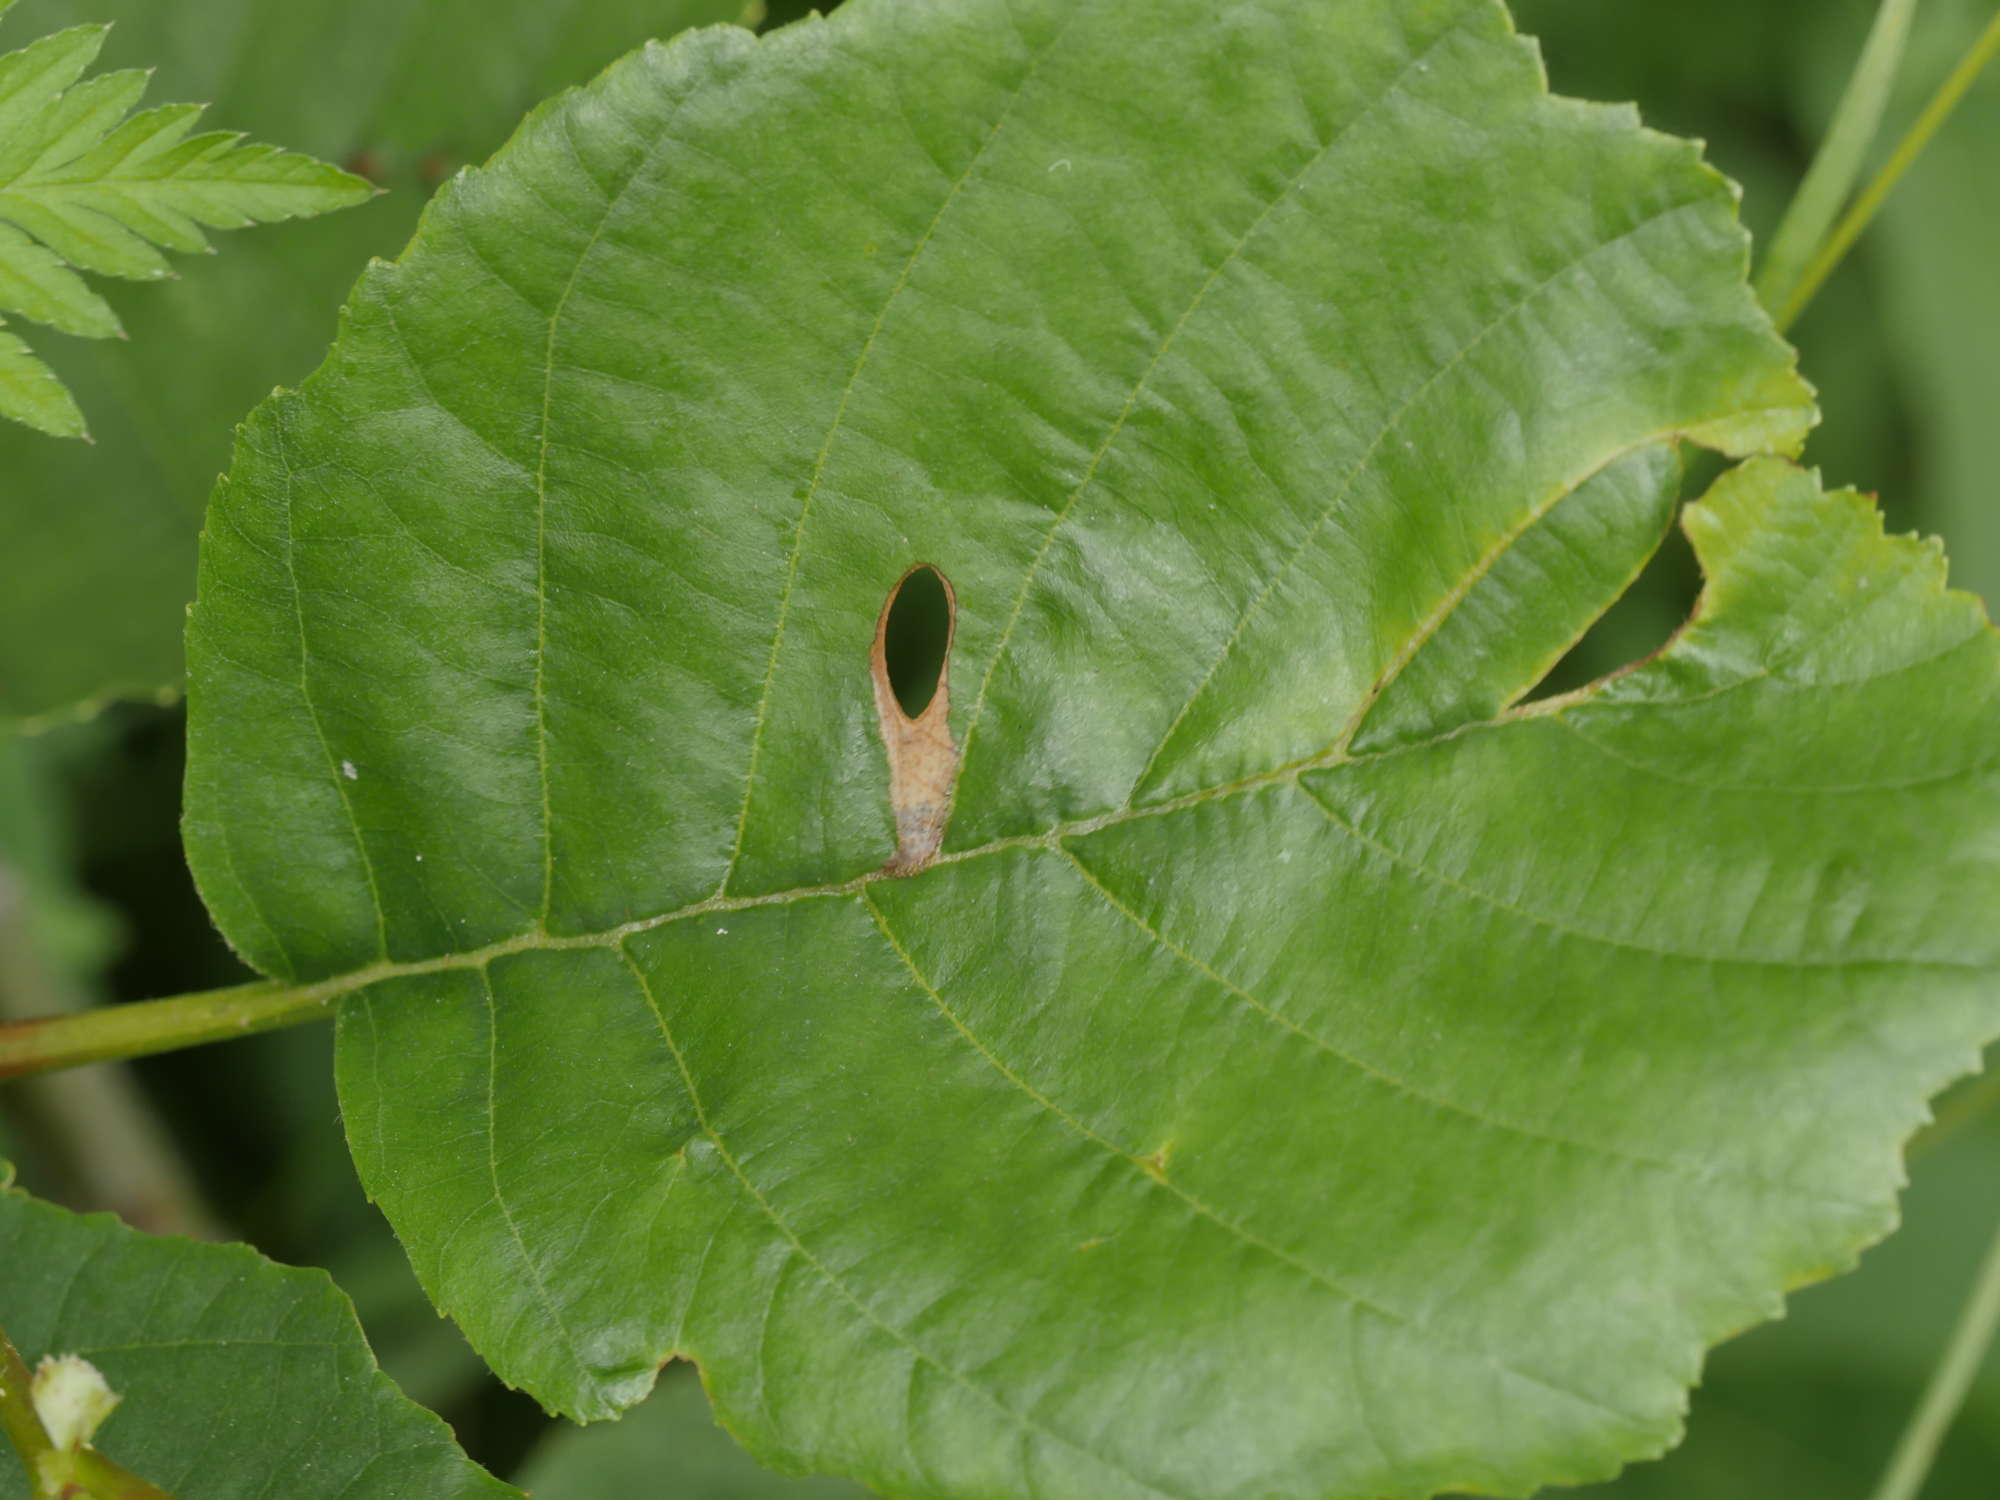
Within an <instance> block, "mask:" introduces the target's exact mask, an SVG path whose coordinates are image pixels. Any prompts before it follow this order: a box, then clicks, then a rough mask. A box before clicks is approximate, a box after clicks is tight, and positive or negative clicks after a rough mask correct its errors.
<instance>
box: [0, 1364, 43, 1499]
mask: <svg viewBox="0 0 2000 1500" xmlns="http://www.w3.org/2000/svg"><path fill="white" fill-rule="evenodd" d="M32 1386H33V1377H32V1376H31V1375H30V1374H29V1373H28V1362H27V1361H26V1360H24V1359H22V1358H21V1351H20V1350H19V1349H16V1348H15V1347H14V1343H13V1340H11V1339H9V1338H8V1337H7V1330H6V1329H4V1328H0V1431H4V1432H5V1433H6V1434H7V1442H8V1444H9V1445H10V1446H11V1447H12V1448H13V1450H14V1452H15V1453H16V1454H17V1455H19V1457H20V1460H21V1466H22V1467H23V1468H24V1469H26V1470H27V1471H28V1492H29V1493H30V1494H33V1493H34V1492H35V1490H36V1489H37V1488H39V1486H40V1479H39V1477H38V1476H39V1474H40V1472H41V1462H42V1457H43V1455H44V1454H48V1453H53V1452H55V1446H56V1445H55V1444H54V1443H52V1442H50V1441H49V1434H48V1429H47V1428H45V1427H43V1426H42V1419H41V1416H40V1414H38V1413H37V1412H36V1410H35V1397H34V1392H33V1389H32Z"/></svg>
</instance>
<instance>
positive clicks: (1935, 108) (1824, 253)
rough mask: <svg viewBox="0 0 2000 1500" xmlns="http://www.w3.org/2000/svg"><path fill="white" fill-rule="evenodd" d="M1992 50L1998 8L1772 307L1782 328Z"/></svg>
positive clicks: (1999, 29) (1999, 34) (1998, 46)
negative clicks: (1787, 290) (1913, 122)
mask: <svg viewBox="0 0 2000 1500" xmlns="http://www.w3.org/2000/svg"><path fill="white" fill-rule="evenodd" d="M1996 52H2000V13H1996V14H1995V15H1994V17H1993V19H1992V20H1991V21H1988V22H1987V23H1986V29H1985V30H1984V31H1982V32H1981V33H1980V34H1979V40H1978V41H1976V42H1974V43H1973V44H1972V48H1971V50H1970V51H1968V52H1967V53H1966V54H1965V56H1964V57H1962V58H1960V59H1959V62H1958V66H1957V67H1955V68H1953V69H1952V70H1951V76H1950V77H1948V78H1946V79H1945V81H1944V82H1943V84H1941V85H1940V86H1939V88H1938V91H1937V93H1936V94H1934V95H1932V96H1931V101H1930V103H1928V104H1926V105H1925V106H1924V109H1923V113H1922V114H1920V115H1918V116H1917V118H1916V123H1915V124H1913V125H1911V126H1910V128H1909V131H1908V133H1906V134H1905V135H1904V137H1903V139H1902V142H1901V143H1900V144H1899V145H1898V146H1897V147H1896V149H1895V151H1894V153H1893V154H1892V155H1891V156H1890V157H1889V160H1888V161H1886V162H1885V163H1883V165H1882V170H1881V171H1879V172H1877V173H1876V174H1875V179H1874V181H1872V182H1870V183H1869V184H1868V186H1867V188H1866V189H1865V190H1864V191H1863V192H1862V194H1861V196H1860V197H1859V198H1857V199H1855V200H1854V205H1853V207H1851V208H1849V209H1848V210H1847V212H1846V214H1845V215H1843V216H1842V218H1841V221H1840V223H1839V224H1838V225H1836V226H1835V227H1834V231H1833V233H1832V234H1831V235H1829V236H1828V237H1827V241H1826V243H1825V244H1824V245H1822V246H1821V247H1820V249H1819V253H1818V254H1817V255H1815V256H1814V257H1813V258H1812V261H1811V263H1810V264H1808V265H1807V267H1806V269H1805V272H1804V274H1803V275H1801V276H1800V277H1799V280H1798V284H1797V285H1796V286H1794V287H1793V288H1792V291H1791V294H1790V295H1789V296H1787V297H1786V298H1785V299H1784V301H1783V302H1782V304H1781V305H1780V306H1778V307H1777V308H1775V309H1774V310H1773V314H1772V316H1773V317H1774V318H1775V319H1776V321H1777V324H1778V327H1779V329H1780V330H1781V331H1782V330H1784V329H1787V328H1789V327H1791V326H1792V324H1793V323H1794V322H1796V321H1797V320H1798V316H1799V314H1800V313H1802V312H1804V311H1805V310H1806V306H1807V304H1808V303H1810V302H1811V301H1812V299H1813V297H1814V295H1815V294H1816V293H1817V292H1818V291H1819V289H1820V287H1821V285H1823V284H1824V283H1825V281H1826V278H1827V277H1828V276H1830V275H1832V274H1833V270H1834V267H1836V266H1838V265H1839V264H1840V262H1841V261H1842V260H1843V259H1844V258H1845V257H1846V255H1847V252H1848V251H1849V250H1851V249H1852V248H1853V247H1854V242H1855V241H1856V240H1858V239H1860V238H1861V232H1862V231H1863V230H1864V229H1866V228H1867V227H1868V225H1869V223H1870V222H1871V221H1872V220H1873V219H1874V217H1875V214H1876V211H1877V210H1878V209H1880V208H1881V206H1882V202H1883V200H1884V199H1886V198H1887V197H1888V196H1889V193H1890V190H1891V189H1893V188H1894V187H1895V186H1896V184H1897V183H1898V182H1900V181H1901V180H1902V177H1903V174H1904V173H1905V172H1907V171H1909V169H1910V165H1911V163H1913V162H1915V161H1916V159H1917V158H1918V157H1919V156H1920V155H1922V154H1923V149H1924V147H1925V146H1927V145H1929V144H1930V140H1931V137H1932V136H1934V135H1936V134H1937V132H1938V127H1939V126H1941V125H1943V124H1944V122H1945V121H1946V120H1948V119H1949V118H1951V112H1952V111H1953V110H1954V109H1956V108H1957V107H1958V102H1959V100H1961V99H1963V98H1964V97H1965V94H1966V91H1967V90H1968V89H1970V88H1971V87H1972V84H1973V81H1974V80H1975V79H1977V78H1978V77H1979V75H1980V73H1981V71H1982V70H1984V68H1985V67H1986V65H1987V64H1988V63H1989V62H1991V61H1992V60H1993V56H1994V54H1995V53H1996Z"/></svg>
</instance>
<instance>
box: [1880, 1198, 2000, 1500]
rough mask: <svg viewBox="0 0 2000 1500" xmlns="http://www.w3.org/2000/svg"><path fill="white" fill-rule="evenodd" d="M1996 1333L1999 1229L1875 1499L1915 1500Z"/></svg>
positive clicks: (1999, 1297)
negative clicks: (1949, 1343) (1947, 1344)
mask: <svg viewBox="0 0 2000 1500" xmlns="http://www.w3.org/2000/svg"><path fill="white" fill-rule="evenodd" d="M1996 1329H2000V1230H1996V1231H1995V1234H1994V1237H1993V1243H1992V1245H1991V1246H1990V1247H1989V1248H1988V1249H1987V1252H1986V1260H1985V1263H1984V1264H1983V1265H1982V1266H1981V1267H1980V1270H1979V1276H1978V1279H1977V1280H1976V1281H1974V1282H1973V1285H1972V1295H1971V1296H1970V1297H1968V1298H1966V1301H1965V1308H1964V1310H1963V1311H1962V1312H1961V1313H1960V1314H1959V1315H1958V1327H1957V1328H1956V1329H1954V1330H1953V1332H1952V1336H1951V1345H1950V1347H1949V1348H1947V1349H1946V1350H1945V1353H1944V1358H1943V1359H1941V1360H1939V1361H1938V1366H1937V1369H1936V1370H1934V1371H1933V1372H1932V1373H1931V1379H1930V1384H1929V1385H1928V1386H1926V1387H1925V1388H1924V1395H1923V1399H1922V1400H1921V1401H1919V1402H1918V1403H1917V1409H1916V1412H1915V1414H1914V1415H1912V1416H1911V1418H1910V1424H1909V1426H1908V1427H1906V1428H1904V1429H1903V1436H1902V1439H1901V1440H1900V1441H1899V1442H1898V1443H1897V1444H1896V1451H1895V1453H1894V1455H1892V1456H1891V1458H1890V1460H1889V1467H1888V1468H1887V1469H1886V1470H1885V1471H1884V1472H1883V1475H1882V1479H1881V1482H1880V1483H1879V1484H1877V1485H1876V1487H1875V1495H1874V1500H1917V1496H1918V1494H1919V1493H1921V1491H1922V1490H1923V1487H1924V1480H1925V1479H1926V1478H1927V1477H1929V1475H1930V1471H1931V1463H1932V1461H1933V1460H1934V1459H1935V1458H1936V1457H1937V1451H1938V1446H1939V1445H1940V1444H1941V1443H1943V1441H1944V1438H1945V1434H1946V1433H1947V1432H1949V1431H1950V1430H1951V1424H1952V1422H1953V1420H1954V1419H1955V1418H1956V1417H1957V1416H1958V1409H1959V1408H1960V1407H1961V1406H1963V1405H1964V1404H1965V1394H1966V1392H1967V1391H1969V1390H1970V1389H1971V1388H1972V1382H1973V1380H1974V1379H1976V1378H1977V1377H1978V1374H1979V1369H1980V1366H1981V1365H1983V1364H1984V1363H1985V1362H1986V1355H1987V1352H1988V1351H1989V1350H1991V1348H1992V1347H1993V1335H1994V1332H1995V1330H1996Z"/></svg>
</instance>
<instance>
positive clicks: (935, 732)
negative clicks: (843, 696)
mask: <svg viewBox="0 0 2000 1500" xmlns="http://www.w3.org/2000/svg"><path fill="white" fill-rule="evenodd" d="M919 574H925V575H928V578H926V579H924V580H921V581H922V582H923V583H924V584H925V585H926V586H929V584H930V580H935V586H936V587H938V588H941V589H942V591H943V621H942V625H943V642H942V651H941V653H940V659H939V661H938V664H937V668H936V673H937V675H936V679H935V680H936V688H935V690H934V691H932V692H931V693H929V695H928V700H929V701H927V702H924V703H923V704H922V707H921V710H920V711H919V712H918V713H917V714H916V715H915V716H914V717H913V716H912V715H911V714H909V713H908V712H906V711H905V707H904V705H905V703H906V702H910V701H911V699H912V697H913V696H915V697H916V698H918V699H921V698H922V697H923V696H924V695H923V693H922V691H921V688H922V686H927V685H928V683H925V684H920V685H919V686H918V689H917V691H916V693H915V694H914V695H913V693H912V690H911V684H910V683H908V682H898V681H897V680H895V679H894V678H892V676H891V656H892V641H891V630H892V626H894V627H897V628H903V627H904V622H903V620H902V618H901V617H900V616H898V614H897V609H896V606H897V601H898V600H899V599H901V598H902V595H903V591H904V589H905V588H906V587H909V586H910V584H911V583H912V580H916V579H917V578H918V575H919ZM892 616H897V618H896V619H895V620H893V621H892V618H891V617H892ZM957 619H958V600H957V597H956V596H955V595H954V594H953V593H952V588H951V581H950V580H949V579H947V578H946V577H945V576H944V574H942V573H940V572H938V571H937V569H935V568H932V567H929V566H928V565H926V564H923V563H918V564H917V565H916V566H915V567H913V568H911V569H910V570H909V571H908V572H907V573H905V574H904V575H903V576H902V577H901V578H899V579H897V580H896V586H895V587H894V588H893V589H891V590H890V591H889V597H888V598H887V599H886V600H884V601H883V604H882V613H881V615H880V616H879V617H878V618H877V619H876V621H875V644H874V646H873V648H872V649H871V650H870V651H869V653H868V667H869V675H870V677H871V678H872V680H873V682H874V686H875V717H876V720H877V722H878V723H879V724H880V725H881V728H882V743H883V745H884V746H886V747H887V749H888V752H889V801H890V804H891V805H892V806H893V807H894V808H895V810H896V852H895V853H894V854H893V855H891V856H890V858H889V861H888V863H887V864H885V865H883V867H882V869H883V873H885V874H888V875H914V874H916V873H917V871H919V870H921V869H924V868H925V867H926V866H928V865H929V864H930V863H931V861H932V860H934V859H936V858H937V852H938V847H939V845H940V844H942V843H943V841H944V825H945V820H946V818H947V817H949V816H950V813H951V790H952V785H953V783H954V782H956V781H957V779H958V746H957V745H956V744H954V743H953V742H952V738H951V726H950V722H949V721H950V717H951V641H952V635H953V632H954V630H955V628H956V625H957ZM911 628H921V626H917V627H911ZM918 654H919V655H920V656H921V653H918ZM899 687H900V688H902V693H901V696H900V697H899V695H898V691H897V689H898V688H899Z"/></svg>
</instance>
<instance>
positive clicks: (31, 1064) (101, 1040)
mask: <svg viewBox="0 0 2000 1500" xmlns="http://www.w3.org/2000/svg"><path fill="white" fill-rule="evenodd" d="M355 987H356V985H355V981H354V980H352V979H349V978H343V979H338V980H327V981H323V982H321V983H319V984H307V985H283V984H274V983H272V982H270V981H268V980H260V981H258V982H256V983H253V984H239V985H235V986H232V987H231V988H228V989H220V990H202V991H200V992H199V993H197V994H192V995H175V996H172V997H170V998H168V999H164V1000H140V1001H135V1002H133V1003H131V1004H127V1005H106V1006H100V1007H98V1008H97V1009H95V1010H86V1011H79V1012H76V1013H74V1014H71V1015H54V1016H43V1017H41V1018H40V1019H38V1020H33V1021H15V1022H13V1023H11V1024H8V1025H5V1026H0V1082H4V1081H5V1080H7V1079H9V1078H21V1077H25V1076H26V1075H28V1074H30V1073H45V1072H48V1071H49V1070H50V1069H53V1068H74V1067H76V1066H78V1065H79V1064H82V1063H93V1062H105V1061H107V1060H109V1059H111V1058H116V1057H146V1056H149V1055H150V1054H152V1053H155V1052H171V1051H174V1050H175V1049H176V1048H180V1047H196V1046H200V1045H201V1044H202V1043H204V1042H221V1041H227V1040H228V1039H229V1038H231V1037H238V1036H249V1035H250V1034H251V1033H252V1032H258V1031H274V1030H276V1029H277V1028H278V1027H281V1026H296V1025H298V1024H300V1023H301V1022H303V1021H314V1020H318V1019H320V1018H321V1017H323V1016H329V1015H331V1014H332V1013H333V1002H334V1001H335V1000H337V999H339V998H340V996H342V995H344V994H346V993H347V992H348V991H349V990H351V989H353V988H355Z"/></svg>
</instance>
